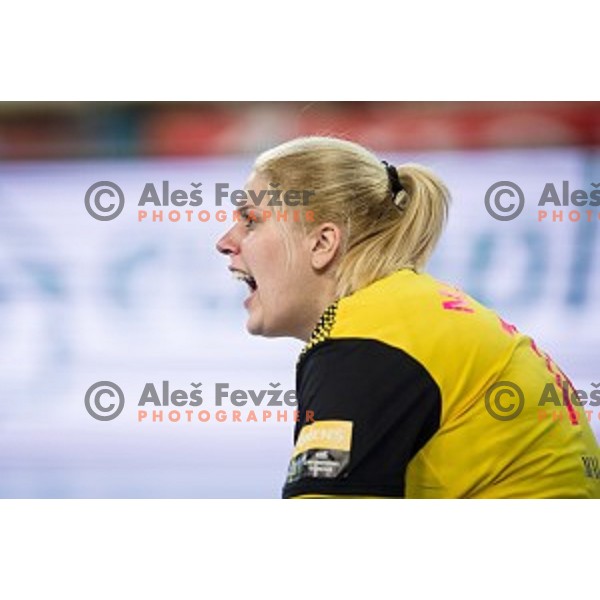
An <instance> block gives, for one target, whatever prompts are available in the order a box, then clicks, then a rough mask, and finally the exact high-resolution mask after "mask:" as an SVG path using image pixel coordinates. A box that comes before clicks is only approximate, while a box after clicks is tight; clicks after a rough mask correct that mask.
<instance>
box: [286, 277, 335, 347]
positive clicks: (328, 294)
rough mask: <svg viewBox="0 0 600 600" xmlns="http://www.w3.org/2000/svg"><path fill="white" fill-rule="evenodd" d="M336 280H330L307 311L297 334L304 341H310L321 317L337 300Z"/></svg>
mask: <svg viewBox="0 0 600 600" xmlns="http://www.w3.org/2000/svg"><path fill="white" fill-rule="evenodd" d="M335 288H336V286H335V282H330V283H329V284H328V285H327V286H325V287H324V289H323V290H322V291H321V293H319V294H315V297H314V298H313V301H312V302H311V305H310V307H309V309H308V310H307V313H306V318H305V319H303V320H302V326H301V328H300V330H299V331H298V334H297V335H296V336H295V337H297V338H298V339H300V340H302V341H303V342H305V343H306V342H308V340H310V336H311V334H312V332H313V331H314V329H315V327H316V325H317V323H318V322H319V319H320V318H321V316H322V315H323V313H324V312H325V310H326V309H327V307H328V306H330V305H331V304H333V303H334V302H335V300H336V293H335Z"/></svg>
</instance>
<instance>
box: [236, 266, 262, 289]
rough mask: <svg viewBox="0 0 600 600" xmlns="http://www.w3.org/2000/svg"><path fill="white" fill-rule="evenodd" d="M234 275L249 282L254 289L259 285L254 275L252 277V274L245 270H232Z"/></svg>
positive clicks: (249, 285)
mask: <svg viewBox="0 0 600 600" xmlns="http://www.w3.org/2000/svg"><path fill="white" fill-rule="evenodd" d="M232 274H233V277H234V279H237V280H238V281H243V282H245V283H247V284H248V287H249V288H250V289H251V290H252V291H254V290H255V289H256V288H257V287H258V286H257V285H256V279H254V277H252V276H251V275H248V273H244V272H243V271H237V270H236V271H232Z"/></svg>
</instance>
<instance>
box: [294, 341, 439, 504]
mask: <svg viewBox="0 0 600 600" xmlns="http://www.w3.org/2000/svg"><path fill="white" fill-rule="evenodd" d="M296 388H297V397H298V409H299V414H300V422H299V423H298V424H297V426H296V431H295V435H294V442H295V443H296V448H295V450H294V454H293V456H292V460H291V461H290V466H289V470H288V476H287V480H286V483H285V486H284V488H283V497H284V498H291V497H293V496H298V495H302V494H327V495H363V496H364V495H368V496H389V497H403V496H404V489H405V484H404V478H405V471H406V467H407V465H408V463H409V461H410V460H411V459H412V458H413V457H414V456H415V454H416V453H417V452H418V451H419V450H420V449H421V448H422V447H423V446H424V445H425V444H426V443H427V441H428V440H429V439H430V438H431V436H432V435H433V434H434V433H435V432H436V431H437V430H438V428H439V422H440V414H441V396H440V390H439V388H438V386H437V384H436V383H435V381H434V380H433V379H432V377H431V376H430V375H429V373H428V372H427V370H426V369H425V368H424V367H423V366H422V365H421V364H420V363H419V362H417V361H416V360H415V359H414V358H412V357H411V356H409V355H408V354H406V353H405V352H403V351H402V350H400V349H398V348H394V347H392V346H389V345H387V344H384V343H382V342H379V341H377V340H370V339H355V338H344V339H335V340H332V339H330V340H327V341H324V342H322V343H320V344H318V345H317V346H315V347H313V348H312V349H311V350H309V351H308V352H307V354H306V355H305V356H304V357H303V358H302V359H301V361H300V363H299V365H298V372H297V382H296ZM310 411H312V415H311V413H310ZM311 417H312V419H314V422H312V420H311ZM344 436H346V437H344ZM332 440H333V441H332ZM299 442H300V443H299Z"/></svg>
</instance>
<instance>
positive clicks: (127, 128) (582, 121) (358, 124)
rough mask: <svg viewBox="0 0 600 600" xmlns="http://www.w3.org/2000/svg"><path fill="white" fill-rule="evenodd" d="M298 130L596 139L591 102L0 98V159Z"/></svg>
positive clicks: (184, 145)
mask: <svg viewBox="0 0 600 600" xmlns="http://www.w3.org/2000/svg"><path fill="white" fill-rule="evenodd" d="M302 135H332V136H338V137H343V138H348V139H352V140H354V141H357V142H359V143H361V144H363V145H366V146H368V147H370V148H372V149H373V150H377V151H383V150H388V151H401V150H435V149H453V148H456V149H458V148H488V147H490V148H497V147H542V146H598V145H600V103H598V102H504V103H503V102H423V103H416V102H398V103H390V102H382V103H376V102H339V103H337V102H336V103H321V102H283V103H279V102H277V103H264V102H263V103H261V102H248V103H28V104H23V105H21V104H19V103H0V158H3V159H45V158H48V159H53V158H77V157H82V158H85V157H114V156H122V157H125V156H201V155H222V154H240V153H254V152H258V151H261V150H263V149H265V148H267V147H270V146H272V145H274V144H277V143H279V142H282V141H284V140H287V139H290V138H293V137H296V136H302Z"/></svg>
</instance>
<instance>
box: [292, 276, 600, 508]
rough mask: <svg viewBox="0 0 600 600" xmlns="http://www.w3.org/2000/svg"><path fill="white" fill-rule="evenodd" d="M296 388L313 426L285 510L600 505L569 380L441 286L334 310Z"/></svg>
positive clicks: (381, 285) (371, 291) (366, 292)
mask: <svg viewBox="0 0 600 600" xmlns="http://www.w3.org/2000/svg"><path fill="white" fill-rule="evenodd" d="M296 377H297V381H296V390H297V398H298V409H299V414H300V415H306V414H312V415H313V419H314V422H313V421H311V422H307V421H300V422H299V423H298V424H297V425H296V430H295V435H294V437H295V448H294V451H293V455H292V458H291V461H290V465H289V469H288V476H287V480H286V483H285V486H284V488H283V497H284V498H291V497H298V496H319V495H324V496H381V497H406V498H600V453H599V450H598V444H597V442H596V440H595V438H594V434H593V432H592V430H591V427H590V425H589V423H588V418H587V416H586V414H587V413H586V406H582V405H580V404H582V403H581V402H578V397H577V396H575V394H574V390H573V388H572V385H571V383H570V381H569V380H568V378H567V377H566V376H565V374H564V373H563V372H562V371H561V370H560V368H559V367H558V366H557V365H556V363H554V361H553V360H552V359H551V358H550V357H549V356H548V355H547V354H546V353H544V352H543V351H542V350H540V349H539V348H538V347H537V345H536V344H535V342H534V341H533V340H532V339H531V338H529V337H528V336H526V335H524V334H522V333H520V332H519V331H518V330H517V329H516V328H515V327H514V326H513V325H510V324H509V323H506V322H505V321H503V320H502V319H501V318H500V317H499V316H498V315H497V314H496V313H495V312H493V311H492V310H490V309H488V308H486V307H484V306H482V305H481V304H479V303H478V302H476V301H475V300H474V299H473V298H471V297H469V296H468V295H466V294H465V293H463V292H461V291H460V290H458V289H457V288H454V287H452V286H449V285H447V284H444V283H442V282H440V281H437V280H436V279H435V278H433V277H431V276H430V275H427V274H421V273H416V272H414V271H412V270H410V269H402V270H400V271H397V272H395V273H393V274H392V275H389V276H387V277H385V278H383V279H380V280H378V281H376V282H375V283H373V284H371V285H369V286H367V287H365V288H363V289H361V290H358V291H357V292H355V293H353V294H352V295H350V296H347V297H345V298H342V299H341V300H339V301H337V302H336V303H334V304H333V305H331V306H330V307H329V308H328V309H327V310H326V311H325V313H324V314H323V316H322V317H321V320H320V321H319V323H318V325H317V327H316V328H315V330H314V332H313V334H312V336H311V339H310V341H309V342H308V344H307V345H306V346H305V348H304V350H303V351H302V353H301V355H300V358H299V361H298V365H297V374H296ZM588 402H591V404H588V406H587V408H589V407H590V406H594V405H595V406H597V405H598V404H600V398H596V399H595V400H591V401H588Z"/></svg>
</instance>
